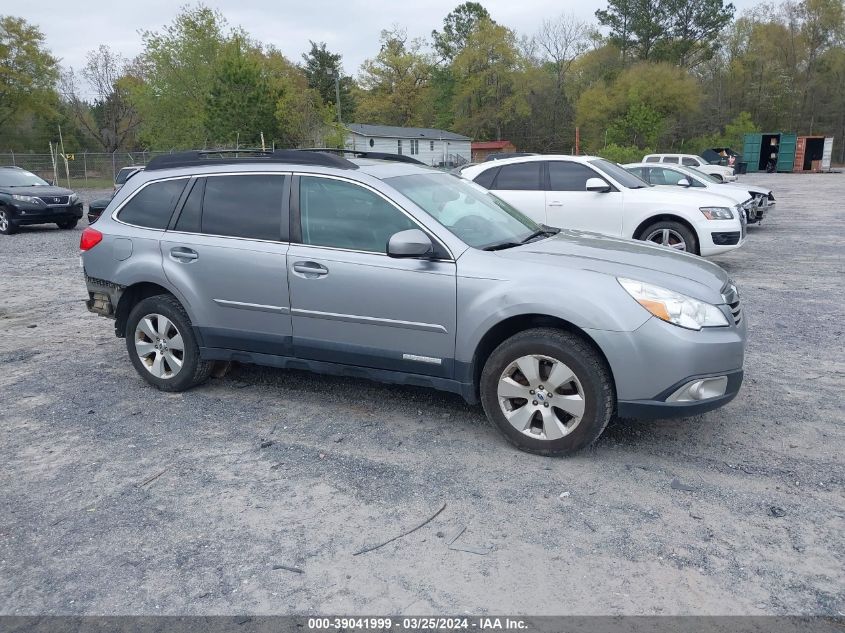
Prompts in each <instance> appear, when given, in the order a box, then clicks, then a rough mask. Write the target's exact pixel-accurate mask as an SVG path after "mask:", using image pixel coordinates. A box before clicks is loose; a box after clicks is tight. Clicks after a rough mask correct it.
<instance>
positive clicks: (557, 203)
mask: <svg viewBox="0 0 845 633" xmlns="http://www.w3.org/2000/svg"><path fill="white" fill-rule="evenodd" d="M549 206H550V207H562V206H563V203H562V202H558V201H557V200H553V201H551V202H550V203H549Z"/></svg>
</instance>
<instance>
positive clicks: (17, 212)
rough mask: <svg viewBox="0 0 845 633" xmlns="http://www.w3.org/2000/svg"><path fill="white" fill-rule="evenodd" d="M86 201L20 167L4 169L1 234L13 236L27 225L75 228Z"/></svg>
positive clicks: (0, 194) (0, 173)
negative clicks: (21, 227) (55, 225)
mask: <svg viewBox="0 0 845 633" xmlns="http://www.w3.org/2000/svg"><path fill="white" fill-rule="evenodd" d="M82 206H83V205H82V202H81V201H80V199H79V196H78V195H76V194H75V193H74V192H73V191H71V190H70V189H64V188H63V187H54V186H53V185H51V184H50V183H48V182H47V181H46V180H43V179H42V178H39V177H38V176H36V175H35V174H33V173H31V172H28V171H26V170H24V169H21V168H20V167H0V233H2V234H3V235H11V234H13V233H16V232H17V230H18V227H19V226H22V225H24V224H52V223H55V224H57V225H58V226H59V228H60V229H72V228H74V227H75V226H76V223H77V222H79V219H80V218H81V217H82Z"/></svg>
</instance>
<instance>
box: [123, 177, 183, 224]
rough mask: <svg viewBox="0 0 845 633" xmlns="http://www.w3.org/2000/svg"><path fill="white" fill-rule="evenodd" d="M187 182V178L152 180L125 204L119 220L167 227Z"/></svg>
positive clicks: (127, 222)
mask: <svg viewBox="0 0 845 633" xmlns="http://www.w3.org/2000/svg"><path fill="white" fill-rule="evenodd" d="M187 182H188V179H187V178H178V179H176V180H162V181H159V182H151V183H150V184H148V185H147V186H146V187H143V188H142V189H141V190H140V191H138V193H136V194H135V195H134V196H132V198H131V199H130V200H129V202H127V203H126V204H125V205H124V206H123V208H122V209H121V210H120V212H119V213H118V214H117V218H118V220H120V221H121V222H125V223H126V224H132V225H134V226H142V227H144V228H148V229H162V230H163V229H165V228H167V224H168V223H169V222H170V216H171V215H172V214H173V208H174V207H175V206H176V202H177V201H178V200H179V196H181V195H182V191H183V190H184V189H185V184H186V183H187Z"/></svg>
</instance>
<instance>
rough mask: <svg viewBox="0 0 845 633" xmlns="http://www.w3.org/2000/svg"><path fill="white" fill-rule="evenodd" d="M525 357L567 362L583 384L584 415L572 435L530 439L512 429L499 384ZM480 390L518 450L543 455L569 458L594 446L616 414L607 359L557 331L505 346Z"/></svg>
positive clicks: (525, 335)
mask: <svg viewBox="0 0 845 633" xmlns="http://www.w3.org/2000/svg"><path fill="white" fill-rule="evenodd" d="M526 355H542V356H547V357H550V358H553V359H555V360H557V361H560V362H562V363H564V364H565V365H566V366H568V367H569V369H571V370H572V372H573V373H574V374H575V376H576V377H577V378H578V381H579V382H580V383H581V387H582V389H583V400H584V414H583V416H582V417H581V420H580V422H579V423H578V424H577V425H576V426H575V427H574V428H573V429H572V430H571V431H570V432H569V434H567V435H564V436H563V437H561V438H559V439H552V440H550V439H542V438H536V439H535V438H534V437H529V436H528V435H526V434H525V433H524V432H521V431H519V430H518V429H516V428H515V427H514V426H513V425H511V423H510V422H509V421H508V419H507V418H506V417H505V414H504V412H503V411H502V407H501V406H500V404H499V397H498V384H499V379H500V378H501V376H502V374H503V372H505V370H506V369H507V368H508V367H509V366H510V365H511V363H513V362H514V361H516V359H518V358H521V357H523V356H526ZM480 387H481V389H480V390H481V404H482V406H483V407H484V412H485V413H486V414H487V418H488V419H489V420H490V421H491V422H493V423H494V424H495V425H496V426H497V427H498V428H499V430H500V431H501V432H502V434H503V435H504V436H505V438H507V440H508V441H509V442H511V443H512V444H513V445H514V446H516V447H517V448H519V449H521V450H523V451H527V452H529V453H536V454H539V455H568V454H571V453H575V452H576V451H579V450H581V449H583V448H585V447H587V446H589V445H590V444H592V443H593V442H595V441H596V439H598V437H599V436H600V435H601V434H602V432H603V431H604V429H605V427H606V426H607V424H608V422H610V419H611V417H612V416H613V413H614V410H615V406H614V403H615V391H614V387H613V380H612V378H611V375H610V370H609V369H608V367H607V365H606V363H605V362H604V359H603V358H601V356H600V355H599V354H598V353H597V352H596V351H595V349H593V347H592V346H591V345H590V344H589V343H587V342H586V341H585V340H584V339H583V338H581V337H580V336H578V335H576V334H573V333H570V332H566V331H564V330H557V329H553V328H535V329H531V330H525V331H524V332H520V333H519V334H515V335H514V336H512V337H510V338H509V339H507V340H506V341H504V342H503V343H501V344H500V345H499V346H498V347H497V348H496V349H495V350H493V353H492V354H490V357H489V358H488V359H487V362H486V363H485V364H484V369H483V370H482V372H481V384H480ZM529 404H530V403H526V404H525V406H528V405H529Z"/></svg>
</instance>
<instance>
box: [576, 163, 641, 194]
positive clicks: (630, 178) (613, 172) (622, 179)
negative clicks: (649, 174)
mask: <svg viewBox="0 0 845 633" xmlns="http://www.w3.org/2000/svg"><path fill="white" fill-rule="evenodd" d="M590 165H592V166H593V167H595V168H596V169H598V170H599V171H600V172H602V173H605V174H607V175H608V176H610V177H611V178H613V179H614V180H615V181H616V182H618V183H619V184H620V185H622V186H623V187H627V188H628V189H644V188H645V187H648V183H647V182H645V181H644V180H642V179H641V178H637V177H636V176H635V175H634V174H632V173H631V172H629V171H627V170H626V169H625V168H624V167H622V166H620V165H618V164H617V163H611V162H610V161H609V160H605V159H604V158H597V159H595V160H591V161H590Z"/></svg>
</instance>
